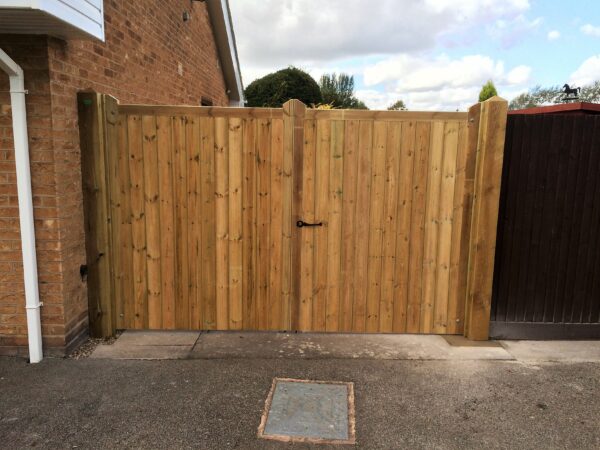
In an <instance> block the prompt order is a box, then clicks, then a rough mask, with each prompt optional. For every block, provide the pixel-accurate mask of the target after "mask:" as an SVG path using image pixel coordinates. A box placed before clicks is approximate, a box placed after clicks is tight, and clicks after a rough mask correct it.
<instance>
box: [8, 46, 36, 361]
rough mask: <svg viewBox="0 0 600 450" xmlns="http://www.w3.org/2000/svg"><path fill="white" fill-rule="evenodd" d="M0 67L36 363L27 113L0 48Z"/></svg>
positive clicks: (14, 70) (12, 67) (15, 74)
mask: <svg viewBox="0 0 600 450" xmlns="http://www.w3.org/2000/svg"><path fill="white" fill-rule="evenodd" d="M0 68H1V69H2V70H4V72H6V73H7V74H8V77H9V79H10V101H11V105H12V122H13V139H14V143H15V165H16V171H17V194H18V197H19V221H20V224H21V250H22V252H23V278H24V281H25V309H26V311H27V335H28V340H29V362H32V363H38V362H40V361H41V360H42V357H43V355H42V325H41V320H40V306H41V303H40V293H39V289H38V271H37V258H36V253H35V229H34V226H33V200H32V195H31V172H30V169H29V141H28V139H27V112H26V110H25V93H26V92H25V83H24V81H23V69H21V68H20V67H19V66H18V65H17V63H15V62H14V61H13V60H12V59H11V58H10V56H8V55H7V54H6V53H5V52H4V51H3V50H2V49H0Z"/></svg>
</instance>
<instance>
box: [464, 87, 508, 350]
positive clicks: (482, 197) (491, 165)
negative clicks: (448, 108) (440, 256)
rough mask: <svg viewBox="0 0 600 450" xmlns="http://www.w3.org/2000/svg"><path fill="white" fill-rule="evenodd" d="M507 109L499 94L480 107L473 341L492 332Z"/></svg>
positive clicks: (470, 290)
mask: <svg viewBox="0 0 600 450" xmlns="http://www.w3.org/2000/svg"><path fill="white" fill-rule="evenodd" d="M507 109H508V107H507V102H506V101H505V100H503V99H501V98H499V97H493V98H491V99H490V100H487V101H486V102H483V103H482V106H481V119H480V124H479V133H478V146H477V158H476V169H475V184H474V196H473V197H474V198H473V214H472V219H471V238H470V246H469V276H468V282H467V302H466V321H465V336H466V337H468V338H469V339H474V340H487V339H488V335H489V323H490V311H491V297H492V280H493V271H494V257H495V248H496V227H497V223H498V207H499V198H500V181H501V177H502V160H503V154H504V135H505V131H506V112H507Z"/></svg>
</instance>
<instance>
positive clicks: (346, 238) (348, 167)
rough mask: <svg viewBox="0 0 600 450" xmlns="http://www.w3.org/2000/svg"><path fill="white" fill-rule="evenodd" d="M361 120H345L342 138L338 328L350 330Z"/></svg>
mask: <svg viewBox="0 0 600 450" xmlns="http://www.w3.org/2000/svg"><path fill="white" fill-rule="evenodd" d="M359 127H360V122H359V121H358V120H349V121H347V122H346V130H345V133H346V135H345V137H344V176H343V180H344V186H343V195H342V250H341V251H342V255H341V269H340V270H341V290H342V291H341V295H340V331H352V303H353V300H354V234H355V215H356V195H357V182H356V177H357V173H358V132H359Z"/></svg>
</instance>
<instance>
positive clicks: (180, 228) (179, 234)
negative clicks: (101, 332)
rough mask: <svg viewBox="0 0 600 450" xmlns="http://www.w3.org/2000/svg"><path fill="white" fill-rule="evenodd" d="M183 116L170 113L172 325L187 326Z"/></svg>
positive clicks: (188, 315) (186, 178) (185, 161)
mask: <svg viewBox="0 0 600 450" xmlns="http://www.w3.org/2000/svg"><path fill="white" fill-rule="evenodd" d="M185 122H186V119H185V117H184V116H176V117H173V135H172V136H173V180H174V201H175V328H178V329H186V328H188V327H189V317H190V314H189V297H188V294H189V292H188V289H189V271H188V205H187V197H188V188H187V186H188V176H187V168H188V167H187V166H188V161H187V152H186V131H185V126H186V125H185Z"/></svg>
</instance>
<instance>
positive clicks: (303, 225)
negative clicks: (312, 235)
mask: <svg viewBox="0 0 600 450" xmlns="http://www.w3.org/2000/svg"><path fill="white" fill-rule="evenodd" d="M296 226H297V227H298V228H302V227H322V226H323V222H319V223H307V222H305V221H304V220H299V221H298V222H296Z"/></svg>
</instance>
